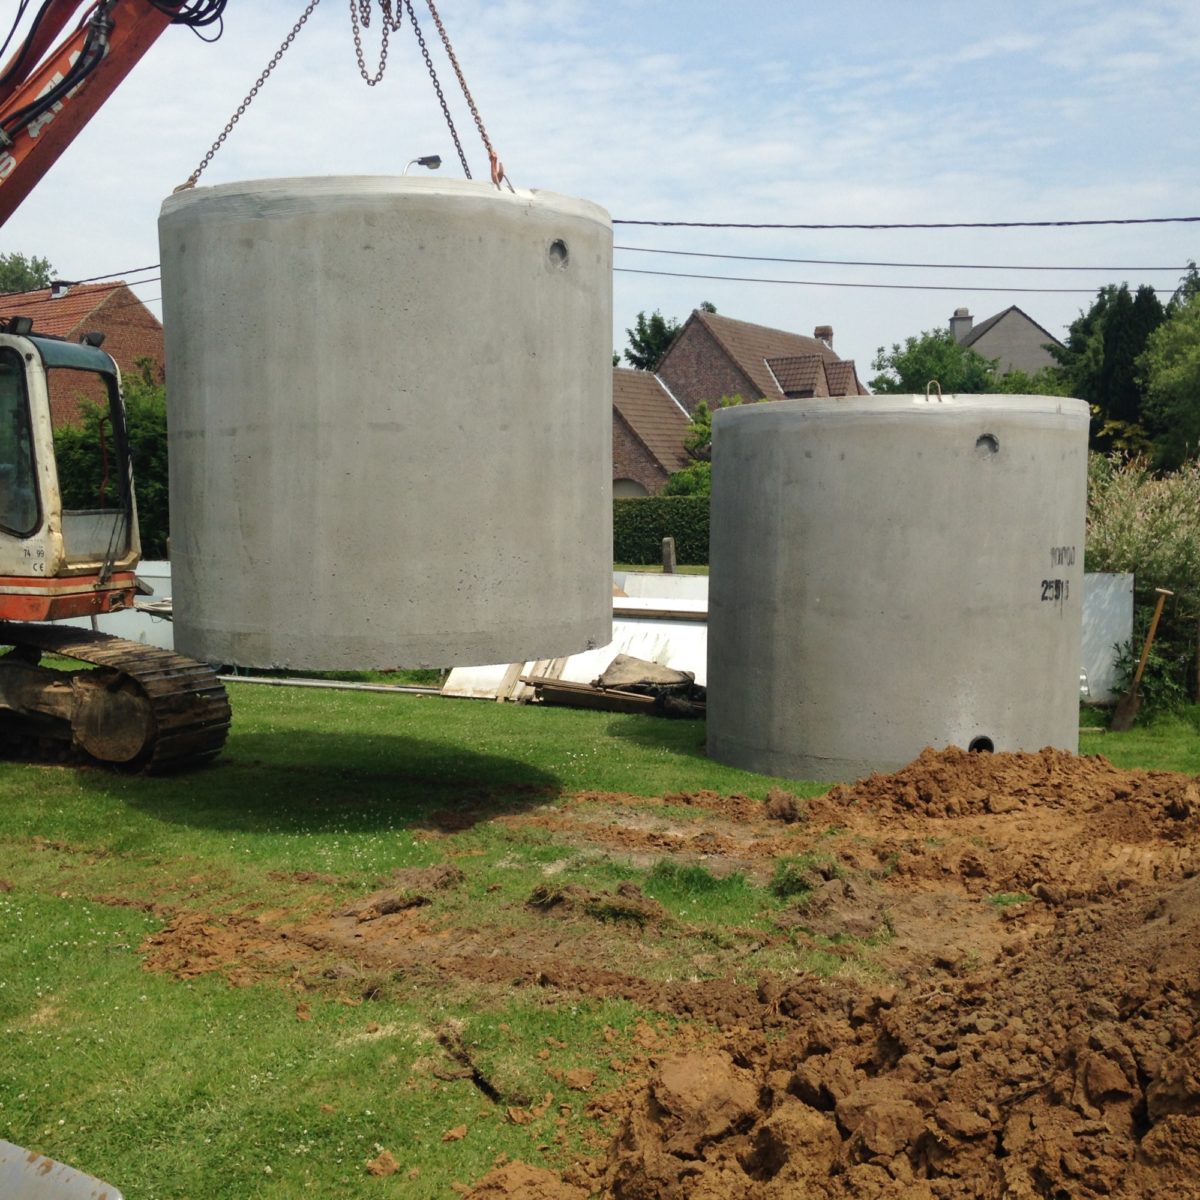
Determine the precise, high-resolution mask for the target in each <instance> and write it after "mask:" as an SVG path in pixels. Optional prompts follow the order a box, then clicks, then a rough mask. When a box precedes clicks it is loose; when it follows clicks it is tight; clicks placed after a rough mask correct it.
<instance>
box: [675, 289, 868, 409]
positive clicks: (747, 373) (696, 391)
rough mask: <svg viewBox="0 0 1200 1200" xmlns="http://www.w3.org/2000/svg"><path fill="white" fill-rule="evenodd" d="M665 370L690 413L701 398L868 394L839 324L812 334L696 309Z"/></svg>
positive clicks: (819, 327) (681, 401)
mask: <svg viewBox="0 0 1200 1200" xmlns="http://www.w3.org/2000/svg"><path fill="white" fill-rule="evenodd" d="M657 373H658V377H659V378H660V379H661V380H662V381H663V383H664V384H665V385H666V386H667V387H668V388H669V389H670V392H671V395H673V396H674V397H675V398H676V399H677V400H678V401H679V403H680V404H682V405H683V407H684V408H685V409H687V411H688V412H689V413H691V412H694V411H695V410H696V406H697V405H698V404H699V403H700V401H702V400H707V401H708V402H709V403H710V404H711V403H713V402H715V401H717V400H720V399H721V397H722V396H741V397H742V398H743V399H745V400H784V399H808V398H810V397H814V396H857V395H866V394H867V390H866V388H865V387H863V386H862V384H861V383H860V382H859V379H858V372H857V370H856V368H855V366H854V362H853V360H852V359H843V358H839V357H838V355H837V354H835V353H834V350H833V330H832V328H830V326H828V325H818V326H817V328H816V329H815V330H814V331H813V336H812V337H805V336H803V335H802V334H798V333H788V332H787V331H786V330H783V329H771V328H769V327H768V326H766V325H753V324H751V323H750V322H749V321H737V320H734V319H733V318H732V317H724V316H721V315H719V314H717V313H710V312H706V311H704V310H703V309H697V310H696V311H695V312H693V313H692V315H691V316H690V317H688V319H687V321H686V322H685V323H684V325H683V328H682V329H681V330H680V331H679V333H678V334H677V335H676V337H675V340H674V341H673V342H672V343H671V346H670V348H669V349H668V350H667V352H666V354H665V355H663V359H662V361H661V362H660V363H659V364H658V372H657Z"/></svg>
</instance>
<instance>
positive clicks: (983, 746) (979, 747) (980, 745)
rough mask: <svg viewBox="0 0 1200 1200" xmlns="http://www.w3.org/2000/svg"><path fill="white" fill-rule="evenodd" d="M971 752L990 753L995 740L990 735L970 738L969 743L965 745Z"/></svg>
mask: <svg viewBox="0 0 1200 1200" xmlns="http://www.w3.org/2000/svg"><path fill="white" fill-rule="evenodd" d="M967 749H968V750H970V752H971V753H972V754H991V753H992V752H993V751H994V750H995V749H996V744H995V742H993V741H992V739H991V738H990V737H982V736H980V737H976V738H972V739H971V744H970V745H969V746H968V747H967Z"/></svg>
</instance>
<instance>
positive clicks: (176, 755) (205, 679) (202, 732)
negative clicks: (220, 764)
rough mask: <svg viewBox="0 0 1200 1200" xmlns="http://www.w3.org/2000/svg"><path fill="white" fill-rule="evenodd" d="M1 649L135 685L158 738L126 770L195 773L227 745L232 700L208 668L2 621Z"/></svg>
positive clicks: (143, 649)
mask: <svg viewBox="0 0 1200 1200" xmlns="http://www.w3.org/2000/svg"><path fill="white" fill-rule="evenodd" d="M0 645H5V646H15V647H23V648H27V649H31V650H36V651H38V652H39V653H43V654H58V655H61V656H62V657H64V658H73V659H77V660H79V661H80V662H85V663H91V664H93V665H94V666H97V667H103V668H106V669H108V670H110V671H114V672H118V673H119V674H120V675H122V676H123V677H124V678H126V679H129V680H132V681H133V682H134V684H135V685H136V686H137V687H138V688H139V689H140V690H141V692H142V694H143V695H144V696H145V697H146V699H147V701H148V702H149V704H150V709H151V712H152V713H153V718H154V733H153V736H152V737H151V739H150V740H149V741H148V743H147V745H146V747H145V748H144V750H143V751H142V753H141V754H139V755H138V757H137V758H136V759H135V760H134V761H133V762H131V763H125V764H122V765H123V766H125V767H127V768H129V767H132V768H134V769H141V770H146V771H153V772H167V771H186V770H192V769H195V768H196V767H200V766H204V765H205V764H207V763H209V762H211V761H212V760H213V759H214V758H215V757H216V756H217V755H218V754H219V753H220V752H221V748H222V747H223V746H224V745H225V738H226V736H227V735H228V733H229V720H230V709H229V697H228V696H227V695H226V693H225V688H224V685H223V684H222V683H221V681H220V680H219V679H218V678H217V675H216V672H215V671H214V670H213V669H212V668H211V667H209V666H207V665H206V664H204V663H199V662H196V661H195V660H194V659H190V658H185V657H184V656H183V655H180V654H175V653H173V652H172V651H170V650H161V649H159V648H158V647H156V646H146V645H143V644H142V643H141V642H131V641H127V640H126V639H125V638H118V637H111V636H109V635H108V634H105V633H95V632H92V631H90V630H86V629H75V628H71V627H69V626H57V625H36V624H17V623H12V622H5V621H0ZM63 732H64V734H65V732H66V731H65V730H64V731H63Z"/></svg>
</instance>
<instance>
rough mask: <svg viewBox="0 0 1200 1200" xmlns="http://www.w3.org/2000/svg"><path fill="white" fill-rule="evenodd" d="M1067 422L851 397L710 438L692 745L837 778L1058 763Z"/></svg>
mask: <svg viewBox="0 0 1200 1200" xmlns="http://www.w3.org/2000/svg"><path fill="white" fill-rule="evenodd" d="M1087 430H1088V408H1087V405H1086V404H1084V403H1083V401H1081V400H1068V399H1062V398H1059V397H1044V396H957V395H955V396H946V397H945V398H944V399H941V400H939V399H938V398H936V397H934V398H933V399H930V400H927V399H926V398H925V397H924V396H850V397H839V398H836V399H814V400H787V401H779V402H776V403H768V404H754V405H744V406H740V407H736V408H728V409H724V410H722V411H720V412H718V413H717V414H716V416H715V419H714V421H713V471H712V537H711V549H710V564H711V567H710V569H711V579H710V591H709V634H708V750H709V754H710V755H711V757H713V758H715V759H718V760H719V761H721V762H724V763H729V764H731V765H733V766H740V767H746V768H749V769H750V770H754V771H760V772H763V773H766V774H772V775H782V776H787V777H790V778H798V779H819V780H835V779H853V778H857V777H860V776H862V775H865V774H868V773H870V772H871V771H889V770H894V769H896V768H897V767H900V766H902V765H903V764H905V763H907V762H909V761H910V760H912V759H913V758H914V757H916V756H917V755H918V754H919V753H920V752H921V750H922V749H923V748H924V747H926V746H933V747H935V748H942V747H945V746H948V745H957V746H961V747H963V748H970V747H974V748H977V749H985V750H986V749H995V750H1036V749H1040V748H1041V747H1043V746H1056V747H1059V748H1062V749H1068V750H1076V749H1077V748H1078V726H1079V666H1080V653H1081V651H1080V614H1081V605H1082V600H1083V537H1084V522H1085V510H1086V479H1087Z"/></svg>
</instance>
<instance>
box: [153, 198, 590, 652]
mask: <svg viewBox="0 0 1200 1200" xmlns="http://www.w3.org/2000/svg"><path fill="white" fill-rule="evenodd" d="M159 239H160V244H161V251H162V275H163V303H164V308H165V320H164V323H165V326H166V335H167V336H166V350H167V371H168V373H169V377H170V386H169V388H168V398H169V400H168V402H169V414H168V415H169V428H170V466H171V535H172V538H171V540H172V568H173V584H172V586H173V592H174V596H173V599H174V605H175V644H176V646H177V647H179V648H180V649H181V650H183V651H185V652H186V653H188V654H191V655H193V656H195V657H198V658H203V659H207V660H209V661H217V662H223V663H234V664H239V665H244V666H258V667H267V666H283V667H302V668H309V669H315V668H326V669H336V668H366V667H372V666H390V665H395V666H417V665H433V666H449V665H453V664H483V663H498V662H516V661H523V660H527V659H532V658H548V657H552V656H557V655H562V654H568V653H571V652H574V651H577V650H582V649H586V648H588V647H590V646H593V645H604V644H605V643H606V642H607V641H608V640H609V638H610V636H611V633H610V631H611V610H612V589H611V563H612V505H611V494H612V471H611V438H612V366H611V357H610V355H611V352H612V346H611V337H612V319H611V311H612V287H611V269H612V225H611V221H610V219H609V217H608V214H607V213H605V212H604V211H603V210H602V209H601V208H599V207H597V206H596V205H594V204H591V203H589V202H587V201H583V200H575V199H571V198H569V197H565V196H557V195H553V194H551V193H547V192H540V191H523V190H522V191H517V192H516V193H515V194H513V193H510V192H506V191H499V190H497V189H496V188H494V187H492V186H490V185H488V184H483V183H472V182H469V181H466V180H463V181H455V180H451V181H443V180H431V179H406V178H368V177H363V178H358V177H355V178H313V179H277V180H265V181H255V182H250V183H233V184H225V185H222V186H220V187H213V188H201V189H198V190H194V191H187V192H181V193H178V194H177V195H174V196H171V197H169V198H168V199H167V200H166V201H165V202H164V204H163V209H162V215H161V217H160V220H159Z"/></svg>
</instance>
